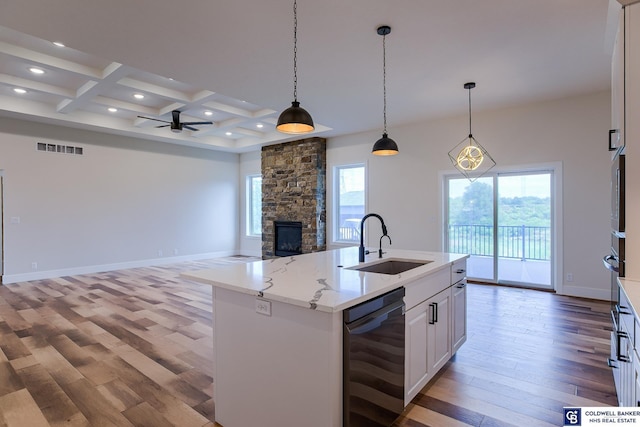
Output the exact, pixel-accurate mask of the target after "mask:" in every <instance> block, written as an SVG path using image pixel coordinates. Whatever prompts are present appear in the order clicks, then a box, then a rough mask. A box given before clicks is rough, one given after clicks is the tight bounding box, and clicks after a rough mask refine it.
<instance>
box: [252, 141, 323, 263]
mask: <svg viewBox="0 0 640 427" xmlns="http://www.w3.org/2000/svg"><path fill="white" fill-rule="evenodd" d="M326 147H327V145H326V140H325V139H323V138H307V139H303V140H299V141H293V142H286V143H284V144H277V145H270V146H266V147H262V159H261V163H262V258H263V259H268V258H273V257H276V256H288V255H293V254H292V253H286V252H293V251H286V250H278V254H276V227H275V223H276V221H278V222H284V223H294V222H295V223H300V231H301V244H300V248H299V252H298V253H310V252H318V251H323V250H325V249H326V200H325V198H326V188H325V183H326V167H327V166H326V165H327V157H326ZM286 232H287V233H288V234H289V236H288V237H290V233H291V232H293V229H291V228H290V229H289V230H287V231H286ZM296 232H297V230H296ZM281 249H282V248H281Z"/></svg>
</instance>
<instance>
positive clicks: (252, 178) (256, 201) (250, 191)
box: [247, 175, 262, 236]
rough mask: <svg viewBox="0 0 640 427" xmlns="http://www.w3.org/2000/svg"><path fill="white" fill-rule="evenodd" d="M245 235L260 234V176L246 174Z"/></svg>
mask: <svg viewBox="0 0 640 427" xmlns="http://www.w3.org/2000/svg"><path fill="white" fill-rule="evenodd" d="M247 236H262V176H261V175H249V176H247Z"/></svg>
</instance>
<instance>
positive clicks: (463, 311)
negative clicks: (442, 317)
mask: <svg viewBox="0 0 640 427" xmlns="http://www.w3.org/2000/svg"><path fill="white" fill-rule="evenodd" d="M451 302H452V305H453V313H452V315H451V319H452V325H451V332H452V336H453V341H452V343H451V346H452V349H451V354H455V352H456V351H458V349H459V348H460V346H461V345H462V344H464V342H465V341H466V340H467V281H466V280H462V281H460V282H458V283H456V284H455V285H453V287H452V288H451Z"/></svg>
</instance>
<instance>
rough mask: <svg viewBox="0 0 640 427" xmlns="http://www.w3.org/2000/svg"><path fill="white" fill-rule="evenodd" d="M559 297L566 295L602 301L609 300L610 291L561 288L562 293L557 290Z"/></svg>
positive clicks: (573, 287) (574, 287)
mask: <svg viewBox="0 0 640 427" xmlns="http://www.w3.org/2000/svg"><path fill="white" fill-rule="evenodd" d="M558 294H559V295H568V296H572V297H580V298H591V299H599V300H604V301H610V300H611V290H610V289H595V288H585V287H582V286H567V284H564V286H562V291H560V290H558Z"/></svg>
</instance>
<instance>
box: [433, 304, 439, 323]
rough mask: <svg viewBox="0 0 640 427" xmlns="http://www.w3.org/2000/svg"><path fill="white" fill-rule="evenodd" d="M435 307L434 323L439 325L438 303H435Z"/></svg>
mask: <svg viewBox="0 0 640 427" xmlns="http://www.w3.org/2000/svg"><path fill="white" fill-rule="evenodd" d="M433 307H434V310H433V313H434V316H433V322H434V323H438V303H437V302H434V303H433Z"/></svg>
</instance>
